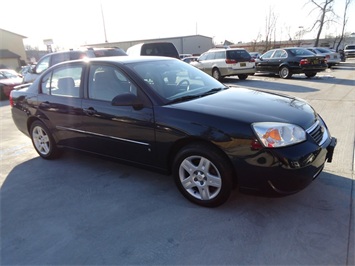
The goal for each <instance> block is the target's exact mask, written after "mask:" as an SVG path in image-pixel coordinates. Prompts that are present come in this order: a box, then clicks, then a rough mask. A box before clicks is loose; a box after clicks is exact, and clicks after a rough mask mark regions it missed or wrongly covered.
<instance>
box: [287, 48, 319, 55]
mask: <svg viewBox="0 0 355 266" xmlns="http://www.w3.org/2000/svg"><path fill="white" fill-rule="evenodd" d="M289 51H290V52H291V54H293V55H295V56H297V55H300V56H303V55H314V53H312V52H311V51H309V50H307V49H301V48H300V49H297V48H295V49H290V50H289Z"/></svg>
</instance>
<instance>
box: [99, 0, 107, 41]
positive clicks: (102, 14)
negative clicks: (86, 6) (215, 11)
mask: <svg viewBox="0 0 355 266" xmlns="http://www.w3.org/2000/svg"><path fill="white" fill-rule="evenodd" d="M100 7H101V16H102V24H103V26H104V34H105V42H107V36H106V25H105V17H104V11H103V9H102V3H101V2H100Z"/></svg>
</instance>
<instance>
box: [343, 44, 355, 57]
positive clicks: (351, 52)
mask: <svg viewBox="0 0 355 266" xmlns="http://www.w3.org/2000/svg"><path fill="white" fill-rule="evenodd" d="M344 53H345V57H346V58H350V57H355V45H354V44H353V45H346V46H345V47H344Z"/></svg>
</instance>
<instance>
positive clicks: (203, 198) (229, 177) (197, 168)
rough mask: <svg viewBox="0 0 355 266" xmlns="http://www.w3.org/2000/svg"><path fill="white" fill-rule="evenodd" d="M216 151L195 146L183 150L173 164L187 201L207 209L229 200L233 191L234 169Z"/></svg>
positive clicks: (176, 179) (174, 173) (180, 187)
mask: <svg viewBox="0 0 355 266" xmlns="http://www.w3.org/2000/svg"><path fill="white" fill-rule="evenodd" d="M227 160H228V159H227V157H225V156H223V154H222V153H221V152H220V151H218V150H217V149H215V148H213V147H212V148H211V147H208V146H207V145H202V144H192V145H189V146H187V147H185V148H183V149H182V150H181V151H180V152H179V153H178V154H177V155H176V158H175V160H174V164H173V176H174V180H175V183H176V185H177V187H178V189H179V190H180V192H181V193H182V194H183V196H184V197H185V198H187V199H188V200H190V201H191V202H193V203H196V204H198V205H200V206H204V207H216V206H219V205H221V204H223V203H224V202H226V201H227V199H228V198H229V196H230V194H231V191H232V188H233V174H232V173H233V170H232V167H231V166H230V163H229V162H228V161H227Z"/></svg>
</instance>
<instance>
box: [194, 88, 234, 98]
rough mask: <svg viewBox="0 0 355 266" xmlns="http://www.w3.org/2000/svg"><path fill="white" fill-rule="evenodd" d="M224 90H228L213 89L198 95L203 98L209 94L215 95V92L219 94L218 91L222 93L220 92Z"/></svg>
mask: <svg viewBox="0 0 355 266" xmlns="http://www.w3.org/2000/svg"><path fill="white" fill-rule="evenodd" d="M226 89H228V87H222V88H213V89H211V90H209V91H206V92H204V93H202V94H200V96H201V97H203V96H206V95H210V94H214V93H216V92H219V91H222V90H226Z"/></svg>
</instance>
